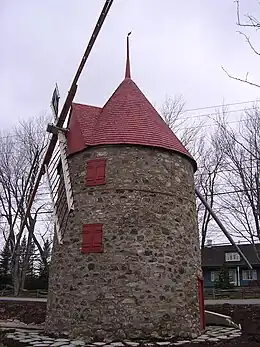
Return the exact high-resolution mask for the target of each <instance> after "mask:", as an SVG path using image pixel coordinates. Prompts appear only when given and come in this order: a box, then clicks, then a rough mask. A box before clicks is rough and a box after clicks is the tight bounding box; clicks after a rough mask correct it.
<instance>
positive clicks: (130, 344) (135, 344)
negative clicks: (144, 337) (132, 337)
mask: <svg viewBox="0 0 260 347" xmlns="http://www.w3.org/2000/svg"><path fill="white" fill-rule="evenodd" d="M126 344H128V345H129V346H133V347H136V346H139V343H138V342H131V341H127V342H126Z"/></svg>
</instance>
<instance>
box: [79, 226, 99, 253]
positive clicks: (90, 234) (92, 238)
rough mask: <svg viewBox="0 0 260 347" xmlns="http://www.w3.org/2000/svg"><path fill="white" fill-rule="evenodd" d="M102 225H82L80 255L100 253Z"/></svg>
mask: <svg viewBox="0 0 260 347" xmlns="http://www.w3.org/2000/svg"><path fill="white" fill-rule="evenodd" d="M102 236H103V235H102V224H84V225H83V240H82V253H102V252H103V241H102V238H103V237H102Z"/></svg>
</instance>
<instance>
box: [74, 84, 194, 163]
mask: <svg viewBox="0 0 260 347" xmlns="http://www.w3.org/2000/svg"><path fill="white" fill-rule="evenodd" d="M69 129H70V130H69V132H68V154H72V153H75V152H78V151H81V150H83V149H84V148H86V147H88V146H97V145H106V144H109V145H112V144H113V145H115V144H131V145H144V146H152V147H160V148H165V149H168V150H172V151H175V152H179V153H182V154H184V155H186V156H188V157H189V158H190V159H191V160H192V161H193V164H194V165H195V167H196V163H195V161H194V159H193V158H192V156H191V155H190V153H189V152H188V151H187V150H186V148H185V147H184V146H183V145H182V143H181V142H180V141H179V139H178V138H177V137H176V136H175V134H174V133H173V132H172V130H171V129H170V128H169V127H168V126H167V125H166V123H165V122H164V121H163V119H162V118H161V117H160V115H159V114H158V112H157V111H156V110H155V108H154V107H153V106H152V104H151V103H150V102H149V101H148V100H147V99H146V97H145V96H144V94H143V93H142V92H141V90H140V89H139V88H138V87H137V85H136V84H135V83H134V82H133V81H132V80H131V79H130V78H125V79H124V80H123V82H122V83H121V84H120V85H119V87H118V88H117V89H116V91H115V92H114V93H113V95H112V96H111V97H110V99H109V100H108V101H107V103H106V104H105V105H104V107H103V108H99V107H94V106H88V105H81V104H76V103H74V104H73V105H72V111H71V118H70V122H69Z"/></svg>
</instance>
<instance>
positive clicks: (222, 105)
mask: <svg viewBox="0 0 260 347" xmlns="http://www.w3.org/2000/svg"><path fill="white" fill-rule="evenodd" d="M259 101H260V100H251V101H240V102H233V103H229V104H221V105H214V106H205V107H197V108H190V109H187V110H183V111H182V112H183V113H184V112H191V111H199V110H207V109H210V108H216V107H225V106H235V105H242V104H249V103H253V102H259Z"/></svg>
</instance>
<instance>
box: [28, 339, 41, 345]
mask: <svg viewBox="0 0 260 347" xmlns="http://www.w3.org/2000/svg"><path fill="white" fill-rule="evenodd" d="M38 343H41V340H40V339H37V340H35V341H32V342H30V345H37V344H38Z"/></svg>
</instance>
